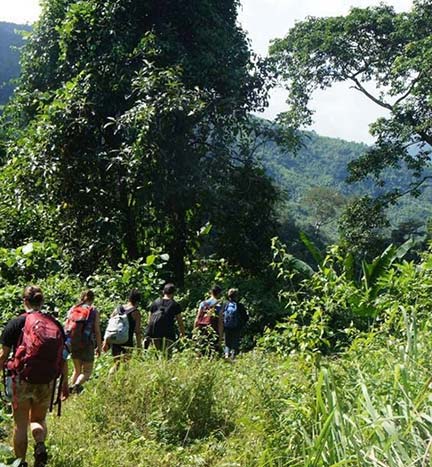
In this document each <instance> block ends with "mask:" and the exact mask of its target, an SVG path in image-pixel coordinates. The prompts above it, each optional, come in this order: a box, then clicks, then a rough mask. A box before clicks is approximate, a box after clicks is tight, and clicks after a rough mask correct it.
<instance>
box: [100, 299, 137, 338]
mask: <svg viewBox="0 0 432 467" xmlns="http://www.w3.org/2000/svg"><path fill="white" fill-rule="evenodd" d="M135 310H136V308H130V309H129V310H125V309H124V308H123V306H122V305H120V306H119V307H117V308H116V309H115V310H114V313H113V314H112V315H111V318H110V319H109V321H108V326H107V328H106V330H105V335H104V339H105V340H106V341H107V342H108V343H109V344H117V345H123V344H126V342H127V341H128V340H129V318H128V315H129V314H130V313H132V312H133V311H135Z"/></svg>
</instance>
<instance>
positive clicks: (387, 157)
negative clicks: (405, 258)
mask: <svg viewBox="0 0 432 467" xmlns="http://www.w3.org/2000/svg"><path fill="white" fill-rule="evenodd" d="M271 56H272V60H273V64H274V67H275V70H276V73H277V74H278V76H279V77H280V78H281V79H282V80H283V81H284V82H285V83H286V86H287V89H288V90H289V98H288V104H289V106H290V107H289V110H288V112H286V113H285V114H284V116H283V117H282V120H283V121H285V123H288V124H289V125H293V126H294V127H298V126H302V125H308V124H310V123H311V121H312V111H311V110H310V108H309V100H310V97H311V95H312V93H313V91H314V90H315V89H317V88H321V89H326V88H328V87H330V86H332V85H333V84H334V83H337V82H348V83H350V84H351V85H352V87H353V88H354V89H355V90H357V91H359V92H361V93H362V94H363V95H365V96H366V97H367V98H368V99H370V100H371V101H372V102H374V103H375V104H376V105H377V106H380V107H382V108H384V109H386V110H387V111H388V116H386V117H383V118H380V119H378V120H377V121H376V122H374V123H373V124H372V125H371V127H370V132H371V134H372V135H373V136H374V137H375V138H376V143H375V144H374V146H372V147H371V148H370V149H368V150H367V151H366V152H365V154H364V155H363V156H361V157H360V158H358V159H357V160H355V161H353V162H351V163H350V164H349V169H350V178H349V179H350V181H357V180H361V179H363V178H365V177H367V176H369V175H370V176H372V177H373V179H374V180H375V181H376V182H377V183H378V185H380V186H384V185H385V176H386V171H387V173H388V169H389V168H391V169H398V168H402V169H403V170H407V171H410V172H411V174H412V182H411V183H410V184H409V186H406V187H397V188H395V189H393V190H390V191H388V192H386V193H385V194H384V196H382V197H381V203H382V204H383V205H388V204H389V203H395V202H396V201H397V200H398V199H399V198H400V197H401V196H403V195H404V194H407V193H412V194H414V195H418V194H419V192H420V188H421V186H422V185H424V183H425V182H426V181H428V180H429V179H430V178H431V175H430V173H428V172H427V171H426V172H425V168H427V167H428V166H429V164H430V158H431V155H432V131H431V128H432V124H431V123H432V121H431V118H432V117H431V115H432V78H431V77H432V73H431V71H432V1H431V0H415V1H414V5H413V8H412V10H411V11H410V12H408V13H396V12H395V11H394V9H393V8H392V7H390V6H385V5H380V6H378V7H374V8H365V9H359V8H354V9H352V10H351V11H350V13H349V14H348V15H347V16H340V17H331V18H309V19H307V20H306V21H303V22H300V23H298V24H297V25H296V26H295V27H294V28H293V29H292V30H290V32H289V33H288V34H287V36H286V37H285V38H284V39H280V40H276V41H274V43H273V45H272V47H271ZM368 83H373V84H374V85H375V86H376V88H377V90H378V91H377V92H376V93H374V92H373V91H371V90H370V87H368ZM367 202H368V201H367V200H365V203H366V204H367ZM373 212H375V211H373ZM371 222H372V224H373V223H374V221H373V220H372V221H371Z"/></svg>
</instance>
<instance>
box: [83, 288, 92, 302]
mask: <svg viewBox="0 0 432 467" xmlns="http://www.w3.org/2000/svg"><path fill="white" fill-rule="evenodd" d="M94 298H95V294H94V292H93V290H86V291H84V292H83V293H82V294H81V297H80V302H81V303H93V302H94Z"/></svg>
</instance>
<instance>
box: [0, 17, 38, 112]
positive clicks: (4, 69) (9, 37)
mask: <svg viewBox="0 0 432 467" xmlns="http://www.w3.org/2000/svg"><path fill="white" fill-rule="evenodd" d="M30 30H31V27H30V26H28V25H23V24H14V23H5V22H0V105H4V104H6V102H7V101H8V99H9V97H10V96H11V94H12V92H13V88H14V84H13V82H11V80H13V79H14V78H17V77H18V75H19V72H20V66H19V50H18V49H19V47H21V46H22V45H23V44H24V40H23V37H22V35H21V34H20V33H19V32H18V31H30Z"/></svg>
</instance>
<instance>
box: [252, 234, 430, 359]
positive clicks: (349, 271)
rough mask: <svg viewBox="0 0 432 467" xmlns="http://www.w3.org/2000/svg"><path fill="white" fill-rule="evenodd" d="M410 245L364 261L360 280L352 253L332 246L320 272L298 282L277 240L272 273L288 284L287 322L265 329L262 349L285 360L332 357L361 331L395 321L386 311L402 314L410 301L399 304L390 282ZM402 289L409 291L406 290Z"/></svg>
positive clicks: (285, 289)
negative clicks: (401, 309) (308, 355)
mask: <svg viewBox="0 0 432 467" xmlns="http://www.w3.org/2000/svg"><path fill="white" fill-rule="evenodd" d="M412 246H413V242H412V241H408V242H406V243H405V244H404V245H402V246H401V247H395V246H393V245H390V246H389V247H388V248H387V249H386V250H385V251H384V252H383V253H381V254H380V255H379V256H377V257H376V258H374V260H373V261H371V262H370V263H369V262H367V261H365V260H362V261H361V262H360V266H361V267H359V268H358V271H359V273H360V274H359V275H357V270H356V265H355V260H354V257H353V255H352V253H350V252H348V253H346V252H344V251H343V249H341V248H339V247H333V248H331V249H330V250H329V251H328V254H327V256H326V257H325V258H324V259H323V260H322V261H321V262H320V263H319V269H318V271H317V272H315V273H314V274H312V275H310V276H309V277H308V276H303V277H301V276H300V277H299V271H298V270H293V267H292V257H291V256H290V255H289V254H288V253H287V252H286V247H284V246H283V245H281V244H280V243H279V242H278V241H276V240H275V242H274V247H273V248H274V253H275V260H274V262H273V268H274V269H275V270H276V271H277V272H278V277H280V278H282V279H283V281H284V287H283V289H281V290H280V291H279V297H280V300H281V304H282V305H283V306H284V307H285V309H286V312H287V317H286V319H284V320H283V321H281V322H279V323H278V324H277V325H276V326H275V328H274V329H270V328H269V329H267V330H266V332H265V333H264V335H263V337H262V338H260V339H259V346H260V347H261V348H264V349H267V350H270V351H273V352H277V353H281V354H283V355H287V354H290V353H291V352H295V351H300V352H307V353H311V354H316V353H332V352H337V351H340V350H341V349H343V348H345V347H346V346H347V345H349V344H350V343H351V341H352V339H353V338H354V337H355V336H357V335H358V334H359V332H363V331H366V330H369V329H372V328H373V326H374V324H375V322H376V320H378V321H380V320H382V321H383V322H386V323H387V320H389V322H390V321H393V318H392V319H391V320H390V318H387V314H388V311H386V307H388V310H390V309H393V308H394V307H396V309H397V310H399V306H400V305H402V304H403V303H406V302H405V300H404V301H401V298H400V297H401V292H400V291H398V292H397V294H394V288H393V287H391V286H390V284H389V281H390V278H392V279H391V280H394V277H395V271H397V268H402V267H403V263H402V264H400V262H401V261H402V259H403V258H404V256H405V255H406V254H407V253H408V251H409V249H410V248H411V247H412ZM406 264H409V263H406ZM299 279H300V280H299ZM419 280H420V281H421V282H424V279H423V278H419ZM403 289H404V290H405V292H407V290H406V285H405V286H404V287H403ZM402 293H404V292H402ZM383 303H385V306H383V305H382V304H383ZM406 306H407V307H409V306H413V305H412V304H411V303H410V304H407V305H406Z"/></svg>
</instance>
